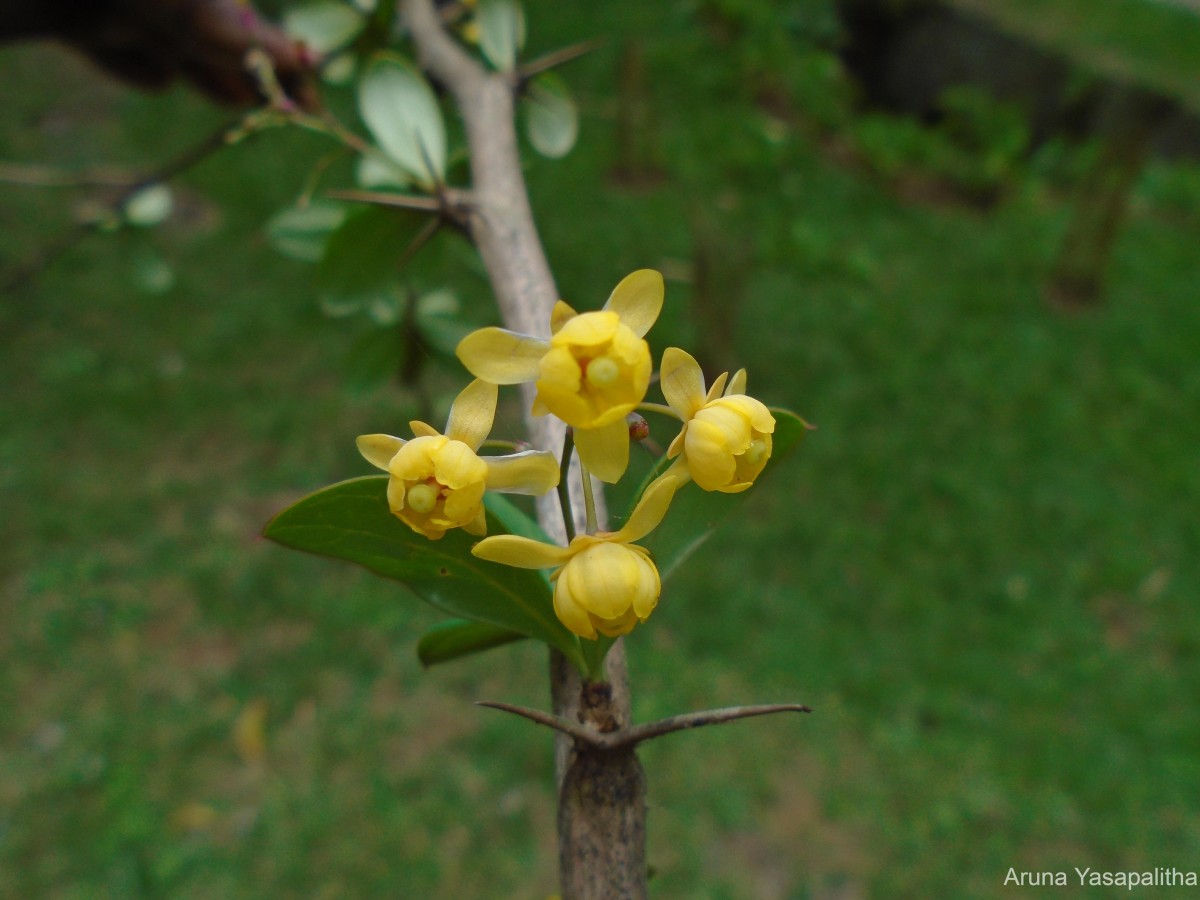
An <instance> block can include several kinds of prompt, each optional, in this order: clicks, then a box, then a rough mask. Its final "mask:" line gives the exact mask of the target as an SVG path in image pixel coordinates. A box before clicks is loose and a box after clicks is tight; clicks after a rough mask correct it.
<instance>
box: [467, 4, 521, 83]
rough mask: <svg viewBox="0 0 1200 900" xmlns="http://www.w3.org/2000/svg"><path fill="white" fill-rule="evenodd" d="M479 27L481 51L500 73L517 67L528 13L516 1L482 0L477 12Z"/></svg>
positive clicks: (476, 17)
mask: <svg viewBox="0 0 1200 900" xmlns="http://www.w3.org/2000/svg"><path fill="white" fill-rule="evenodd" d="M475 21H476V23H477V24H478V25H479V49H480V50H482V51H483V55H484V56H486V57H487V59H488V62H490V63H491V64H492V65H493V66H495V67H496V68H497V69H499V70H500V71H501V72H511V71H512V70H513V69H515V68H516V67H517V56H518V54H520V52H521V48H522V47H524V46H525V12H524V10H522V9H521V4H520V3H518V2H516V0H479V9H478V11H477V12H476V13H475Z"/></svg>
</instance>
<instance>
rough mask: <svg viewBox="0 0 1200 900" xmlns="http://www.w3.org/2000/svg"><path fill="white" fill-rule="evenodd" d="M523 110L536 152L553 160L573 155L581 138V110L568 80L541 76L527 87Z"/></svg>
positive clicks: (526, 131)
mask: <svg viewBox="0 0 1200 900" xmlns="http://www.w3.org/2000/svg"><path fill="white" fill-rule="evenodd" d="M521 108H522V109H523V111H524V113H525V134H526V135H527V136H528V138H529V143H530V144H532V145H533V149H534V150H536V151H537V152H538V153H540V154H542V156H546V157H549V158H550V159H560V158H561V157H564V156H566V155H567V154H568V153H570V152H571V148H572V147H574V146H575V139H576V138H577V137H578V136H579V109H578V107H576V105H575V100H574V99H573V98H572V97H571V90H570V88H568V87H567V83H566V82H565V81H563V80H562V79H561V78H560V77H559V76H558V75H556V74H555V73H554V72H543V73H542V74H540V75H538V76H537V77H536V78H534V79H533V80H532V81H530V82H529V85H528V86H527V87H526V89H525V95H524V96H523V97H522V98H521Z"/></svg>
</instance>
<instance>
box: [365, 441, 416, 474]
mask: <svg viewBox="0 0 1200 900" xmlns="http://www.w3.org/2000/svg"><path fill="white" fill-rule="evenodd" d="M355 443H357V444H358V452H359V453H361V454H362V455H363V458H364V459H365V460H366V461H367V462H369V463H370V464H371V465H373V466H376V467H378V468H380V469H383V471H385V472H386V471H387V470H388V463H390V462H391V461H392V457H393V456H395V455H396V454H397V453H398V452H399V450H400V448H401V447H403V446H404V441H403V440H402V439H401V438H398V437H392V436H391V435H390V434H364V435H361V436H360V437H359V438H358V440H357V441H355Z"/></svg>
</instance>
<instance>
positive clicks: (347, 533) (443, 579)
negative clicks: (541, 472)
mask: <svg viewBox="0 0 1200 900" xmlns="http://www.w3.org/2000/svg"><path fill="white" fill-rule="evenodd" d="M387 481H388V479H387V476H386V475H372V476H367V477H365V478H355V479H352V480H350V481H343V482H341V483H340V484H335V485H332V486H330V487H327V488H324V489H323V490H320V491H317V492H316V493H315V494H310V495H309V496H308V497H305V498H304V499H303V500H300V501H299V502H298V503H296V504H295V505H293V506H291V507H289V508H288V509H285V510H284V511H283V512H281V513H279V515H277V516H276V517H275V518H274V519H272V520H271V521H270V522H268V523H267V527H266V528H265V529H264V531H263V534H264V535H265V536H266V537H267V538H269V539H271V540H273V541H276V542H277V543H280V544H283V545H284V546H286V547H292V548H294V549H296V550H303V551H305V552H307V553H315V554H317V555H319V556H329V557H333V558H334V559H344V560H348V561H350V562H353V563H357V564H358V565H360V566H363V567H365V568H367V569H369V570H371V571H372V572H375V573H376V574H377V575H382V576H383V577H385V578H391V579H393V580H395V581H399V582H401V583H403V584H404V585H406V586H407V587H408V588H409V589H410V590H411V591H412V592H413V593H414V594H416V595H417V596H419V597H421V598H422V599H423V600H426V601H428V602H429V603H431V604H433V605H434V606H436V607H437V608H438V609H440V610H442V611H443V612H446V613H448V614H450V615H452V616H456V617H458V618H463V619H470V620H472V621H475V622H484V623H487V624H489V625H494V626H496V627H497V628H502V629H506V630H508V631H516V632H518V633H520V634H524V635H528V636H529V637H532V638H536V639H537V640H539V641H544V642H545V643H547V644H550V645H551V646H553V647H557V648H558V649H559V650H561V651H562V652H563V653H564V654H566V656H567V657H568V658H569V659H571V660H572V662H574V663H575V664H576V665H577V666H580V667H581V668H582V665H583V656H582V652H581V649H580V646H579V639H578V638H576V637H575V635H573V634H571V632H569V631H568V630H567V629H566V628H565V627H564V626H563V625H562V623H561V622H559V621H558V618H557V617H556V616H555V615H554V607H553V604H552V602H551V589H550V582H549V580H548V579H547V578H546V576H545V575H544V574H542V573H541V572H538V571H535V570H531V569H517V568H513V567H510V566H503V565H500V564H499V563H493V562H487V561H486V560H481V559H477V558H476V557H474V556H472V555H471V546H472V545H473V544H474V543H475V542H476V541H478V540H479V538H477V537H474V536H472V535H469V534H467V533H466V532H465V531H463V530H461V529H456V530H454V531H450V532H447V533H446V535H445V537H443V538H442V539H441V540H438V541H431V540H428V539H427V538H425V537H424V536H422V535H419V534H417V533H416V532H414V531H413V530H412V529H410V528H409V527H408V526H407V525H405V524H404V523H403V522H401V521H400V520H399V519H397V518H396V517H395V516H394V515H392V513H391V511H390V510H389V509H388V504H387ZM498 499H499V498H496V497H488V500H487V507H488V516H487V522H488V533H489V534H506V533H509V532H508V529H507V528H506V526H505V522H510V523H513V524H514V525H516V526H517V527H520V528H526V527H528V526H527V524H525V523H522V522H521V520H520V519H519V518H517V517H516V516H514V515H513V513H514V512H518V513H519V511H518V510H516V508H515V507H513V506H512V504H510V503H507V501H501V502H500V503H499V504H497V503H496V501H497V500H498ZM497 510H499V512H497ZM520 516H521V518H524V519H525V520H526V523H527V522H528V517H526V516H524V514H523V513H520Z"/></svg>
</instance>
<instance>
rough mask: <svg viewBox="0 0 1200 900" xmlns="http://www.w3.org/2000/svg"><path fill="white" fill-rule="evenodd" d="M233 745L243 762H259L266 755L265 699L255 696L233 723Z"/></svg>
mask: <svg viewBox="0 0 1200 900" xmlns="http://www.w3.org/2000/svg"><path fill="white" fill-rule="evenodd" d="M233 746H234V748H235V749H236V750H237V754H238V756H240V757H241V758H242V761H243V762H248V763H254V762H261V761H262V759H263V757H265V756H266V755H267V701H266V700H265V699H264V698H262V697H256V698H255V699H253V700H251V701H250V702H249V703H247V704H246V706H245V708H244V709H243V710H242V711H241V712H240V713H238V717H237V719H235V720H234V723H233Z"/></svg>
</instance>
